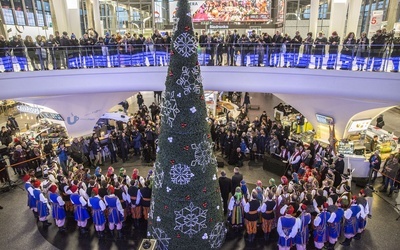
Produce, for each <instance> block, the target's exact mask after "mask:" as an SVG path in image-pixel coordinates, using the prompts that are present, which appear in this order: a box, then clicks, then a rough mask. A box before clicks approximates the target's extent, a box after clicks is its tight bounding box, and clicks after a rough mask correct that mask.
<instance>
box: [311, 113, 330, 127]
mask: <svg viewBox="0 0 400 250" xmlns="http://www.w3.org/2000/svg"><path fill="white" fill-rule="evenodd" d="M315 116H316V117H317V122H319V123H322V124H327V125H332V124H333V118H332V117H329V116H326V115H321V114H315Z"/></svg>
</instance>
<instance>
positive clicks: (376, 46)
mask: <svg viewBox="0 0 400 250" xmlns="http://www.w3.org/2000/svg"><path fill="white" fill-rule="evenodd" d="M385 40H386V39H385V36H384V35H383V34H382V30H377V31H376V33H375V35H374V36H373V37H371V43H370V45H371V46H370V47H371V52H370V54H369V59H368V63H367V68H366V69H365V71H367V70H369V69H370V68H371V65H372V61H374V63H373V65H372V71H379V70H380V69H381V66H382V56H383V47H384V45H385V43H386V41H385Z"/></svg>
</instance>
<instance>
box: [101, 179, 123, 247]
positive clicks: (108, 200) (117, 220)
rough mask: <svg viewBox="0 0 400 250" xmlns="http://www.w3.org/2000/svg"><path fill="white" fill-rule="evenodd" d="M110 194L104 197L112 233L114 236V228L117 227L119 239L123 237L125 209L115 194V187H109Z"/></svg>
mask: <svg viewBox="0 0 400 250" xmlns="http://www.w3.org/2000/svg"><path fill="white" fill-rule="evenodd" d="M107 190H108V195H106V196H105V197H104V201H105V204H106V206H107V207H108V223H109V228H110V231H111V235H112V236H114V229H115V227H116V228H117V232H118V239H122V238H123V236H122V222H123V221H124V209H123V208H122V205H121V202H120V200H119V198H118V197H117V196H115V194H114V187H113V186H109V187H108V189H107Z"/></svg>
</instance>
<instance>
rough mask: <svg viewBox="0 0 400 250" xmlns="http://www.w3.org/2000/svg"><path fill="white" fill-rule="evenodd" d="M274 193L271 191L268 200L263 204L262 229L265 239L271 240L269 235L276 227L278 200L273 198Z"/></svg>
mask: <svg viewBox="0 0 400 250" xmlns="http://www.w3.org/2000/svg"><path fill="white" fill-rule="evenodd" d="M273 198H274V194H273V193H272V192H269V193H268V195H267V200H266V201H265V202H264V203H263V204H262V206H261V210H260V212H261V216H262V230H263V232H264V240H265V241H268V240H269V235H270V233H271V231H272V229H273V228H274V227H275V213H274V210H275V207H276V201H275V200H273Z"/></svg>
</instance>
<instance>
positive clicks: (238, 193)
mask: <svg viewBox="0 0 400 250" xmlns="http://www.w3.org/2000/svg"><path fill="white" fill-rule="evenodd" d="M233 196H234V197H235V199H236V200H237V201H240V200H241V199H242V198H243V194H242V189H241V188H240V187H236V189H235V194H234V195H233Z"/></svg>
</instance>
